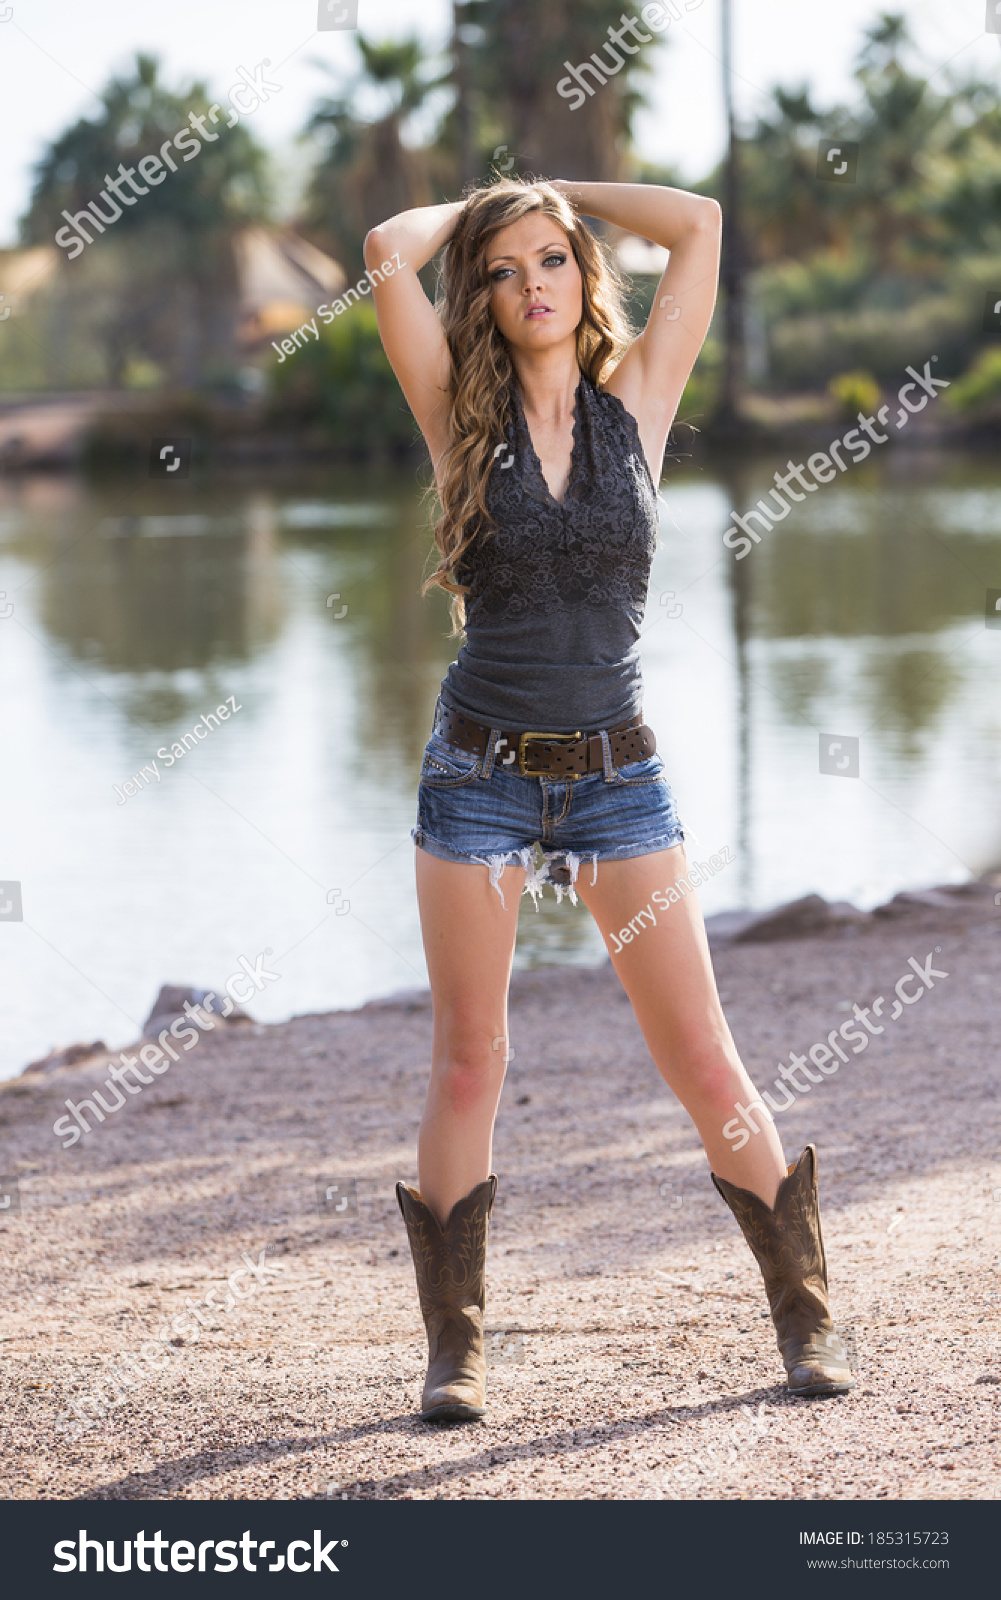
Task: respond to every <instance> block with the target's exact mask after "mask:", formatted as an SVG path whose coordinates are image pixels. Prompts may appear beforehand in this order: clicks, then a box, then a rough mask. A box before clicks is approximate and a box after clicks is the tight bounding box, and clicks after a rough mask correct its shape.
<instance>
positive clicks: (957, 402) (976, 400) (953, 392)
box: [945, 345, 1001, 413]
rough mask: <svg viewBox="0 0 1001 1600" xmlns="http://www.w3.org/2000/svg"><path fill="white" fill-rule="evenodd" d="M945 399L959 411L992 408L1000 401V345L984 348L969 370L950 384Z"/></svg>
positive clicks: (954, 409) (978, 410)
mask: <svg viewBox="0 0 1001 1600" xmlns="http://www.w3.org/2000/svg"><path fill="white" fill-rule="evenodd" d="M945 401H946V404H947V405H948V406H949V408H950V409H951V410H953V411H958V412H960V413H969V412H982V411H985V410H987V409H993V404H996V403H997V402H998V401H1001V346H998V345H994V346H992V347H991V349H989V350H984V351H983V352H982V353H981V354H980V355H979V356H978V357H977V359H976V361H974V363H973V365H972V367H970V369H969V371H968V372H964V374H963V376H962V377H961V378H957V379H956V381H955V382H954V383H953V384H952V386H951V388H950V389H949V390H948V392H947V393H946V395H945ZM992 403H993V404H992Z"/></svg>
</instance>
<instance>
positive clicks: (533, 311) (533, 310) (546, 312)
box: [525, 306, 553, 318]
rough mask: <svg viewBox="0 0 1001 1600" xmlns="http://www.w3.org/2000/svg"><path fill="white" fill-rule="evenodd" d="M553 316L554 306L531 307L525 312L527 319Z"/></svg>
mask: <svg viewBox="0 0 1001 1600" xmlns="http://www.w3.org/2000/svg"><path fill="white" fill-rule="evenodd" d="M552 314H553V308H552V306H530V307H529V309H528V310H527V311H526V312H525V316H526V318H528V317H551V316H552Z"/></svg>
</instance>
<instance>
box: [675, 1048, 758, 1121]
mask: <svg viewBox="0 0 1001 1600" xmlns="http://www.w3.org/2000/svg"><path fill="white" fill-rule="evenodd" d="M671 1067H672V1073H671V1076H672V1078H674V1079H675V1081H676V1082H678V1085H679V1087H680V1088H681V1089H682V1092H683V1095H684V1098H685V1100H686V1101H691V1102H698V1104H699V1105H700V1106H701V1107H703V1108H704V1109H706V1110H708V1111H718V1112H720V1113H721V1114H722V1113H723V1112H725V1113H726V1115H727V1116H731V1115H732V1114H733V1099H734V1095H735V1094H736V1095H739V1094H740V1092H741V1090H742V1089H744V1088H746V1087H747V1077H746V1074H745V1073H744V1071H743V1069H742V1067H741V1065H740V1060H739V1058H738V1056H737V1054H736V1051H735V1050H734V1049H733V1046H732V1045H727V1044H726V1043H725V1042H724V1041H723V1040H719V1039H714V1038H713V1037H712V1036H709V1037H705V1036H701V1035H696V1036H695V1037H694V1038H690V1039H688V1040H686V1041H684V1042H683V1043H681V1044H679V1045H677V1046H676V1047H675V1049H674V1050H672V1052H671ZM679 1080H680V1081H679Z"/></svg>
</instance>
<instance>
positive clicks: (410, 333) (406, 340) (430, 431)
mask: <svg viewBox="0 0 1001 1600" xmlns="http://www.w3.org/2000/svg"><path fill="white" fill-rule="evenodd" d="M464 205H465V201H463V200H455V201H451V202H449V203H448V204H446V205H440V206H417V207H415V208H414V209H413V210H412V211H401V212H400V213H399V214H398V215H397V216H395V217H390V218H389V220H388V221H387V222H383V223H380V225H379V226H378V227H377V228H373V229H372V231H371V232H370V233H368V234H367V235H366V237H365V265H366V267H367V268H368V270H369V272H370V273H373V274H374V273H375V272H376V271H378V273H379V275H380V277H381V279H382V281H381V282H378V281H374V280H373V285H372V293H373V297H374V299H375V309H376V314H377V316H378V318H379V335H380V337H381V339H382V344H383V349H384V350H385V352H386V355H387V356H388V357H389V361H390V365H391V366H392V368H393V371H394V372H395V373H396V376H397V378H398V379H399V383H400V388H401V389H402V390H403V393H404V395H405V396H406V400H407V404H408V405H409V407H410V409H411V411H412V412H413V414H414V418H415V420H416V422H417V425H418V427H419V428H420V430H421V432H422V434H423V435H424V438H425V440H426V441H427V447H428V450H429V451H430V452H431V461H432V463H433V464H434V465H435V466H437V462H438V457H439V456H440V455H441V452H442V450H443V449H444V447H445V444H446V441H447V437H448V378H449V354H448V345H447V343H446V340H445V334H444V331H443V329H442V326H441V322H440V321H439V318H438V314H437V312H436V311H435V309H434V306H433V305H432V304H431V302H430V300H429V299H428V297H427V295H426V294H425V293H424V289H423V287H422V285H421V281H420V279H419V278H418V276H417V274H418V272H419V271H420V269H421V267H423V266H425V265H426V264H427V262H429V261H430V260H431V258H432V256H434V255H435V254H436V252H437V251H438V250H440V249H441V247H442V245H444V244H447V242H448V240H449V239H450V238H451V237H452V233H453V231H454V229H455V224H456V219H457V218H458V216H459V213H460V212H461V210H462V208H463V206H464Z"/></svg>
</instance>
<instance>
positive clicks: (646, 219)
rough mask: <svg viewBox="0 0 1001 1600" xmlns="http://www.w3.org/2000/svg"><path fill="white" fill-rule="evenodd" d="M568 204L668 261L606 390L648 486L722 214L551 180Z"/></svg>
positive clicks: (691, 356) (687, 198)
mask: <svg viewBox="0 0 1001 1600" xmlns="http://www.w3.org/2000/svg"><path fill="white" fill-rule="evenodd" d="M554 187H556V188H558V189H561V190H562V192H563V193H564V194H565V195H566V197H567V199H568V200H569V201H570V202H571V204H572V205H573V206H574V207H575V208H576V209H577V210H578V211H580V212H583V213H584V214H586V215H587V216H591V217H600V218H601V219H602V220H603V221H605V222H611V223H614V224H615V225H616V226H617V227H620V228H625V229H627V230H628V231H629V232H630V233H636V234H639V236H640V237H641V238H643V239H650V240H651V241H652V242H653V243H654V244H660V245H663V246H664V248H665V249H667V250H669V251H670V253H671V259H670V260H669V262H668V264H667V266H666V268H665V269H664V274H663V276H662V278H661V280H660V283H659V284H658V286H657V293H656V294H655V295H654V300H653V306H652V307H651V310H650V316H649V319H648V321H647V325H646V327H645V328H644V329H643V332H642V333H641V334H639V335H638V337H637V338H636V339H634V341H633V343H632V344H631V345H630V347H629V349H628V350H627V351H626V354H625V355H624V356H623V358H622V360H621V361H620V362H619V365H618V366H617V367H616V369H615V371H614V373H613V374H612V376H611V378H610V379H609V381H608V384H607V386H606V387H607V388H608V390H609V391H610V393H612V394H615V395H617V396H618V398H619V399H620V400H621V401H622V403H623V405H624V406H625V407H626V409H627V410H628V411H631V412H632V414H633V416H634V417H635V418H636V421H637V423H638V425H639V431H640V438H641V440H642V442H643V448H644V450H645V451H646V457H647V461H648V463H649V465H650V471H651V474H652V476H653V480H654V482H655V483H656V482H657V481H658V480H659V477H660V467H661V463H662V461H663V457H664V447H665V445H666V444H667V436H668V433H669V432H670V428H671V423H672V422H673V421H674V415H675V412H676V411H677V409H678V403H679V401H680V400H681V396H682V393H683V391H684V388H685V384H686V383H687V382H688V375H689V373H690V372H691V370H692V368H693V366H694V365H695V358H696V356H697V355H698V353H699V351H700V350H701V348H702V345H703V343H704V342H705V337H706V334H707V333H708V331H709V324H710V322H711V320H712V314H713V308H714V306H715V304H716V285H717V281H718V277H719V254H720V232H721V228H722V213H721V211H720V208H719V206H718V205H717V203H716V201H715V200H708V199H705V198H703V196H701V195H697V194H688V193H687V192H686V191H685V190H684V189H669V188H667V187H666V186H664V185H661V184H653V183H572V182H569V181H568V180H566V179H557V180H556V181H555V184H554Z"/></svg>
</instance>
